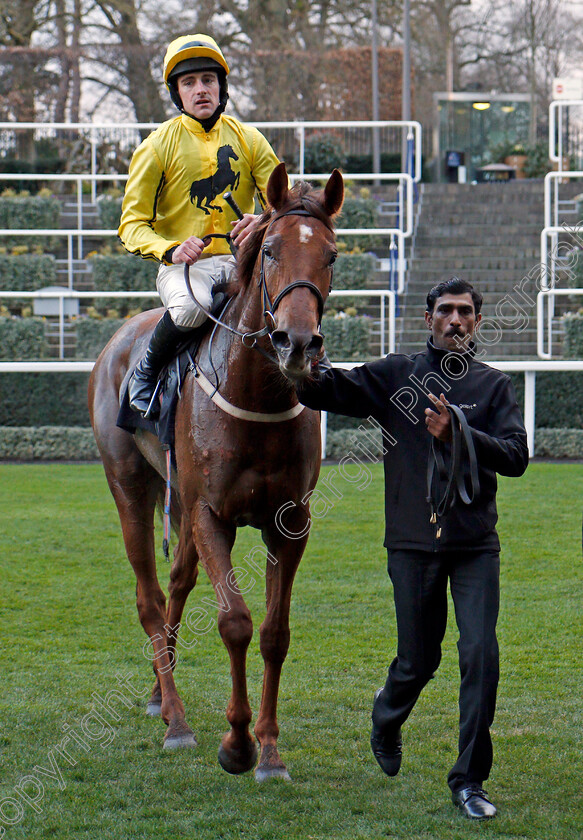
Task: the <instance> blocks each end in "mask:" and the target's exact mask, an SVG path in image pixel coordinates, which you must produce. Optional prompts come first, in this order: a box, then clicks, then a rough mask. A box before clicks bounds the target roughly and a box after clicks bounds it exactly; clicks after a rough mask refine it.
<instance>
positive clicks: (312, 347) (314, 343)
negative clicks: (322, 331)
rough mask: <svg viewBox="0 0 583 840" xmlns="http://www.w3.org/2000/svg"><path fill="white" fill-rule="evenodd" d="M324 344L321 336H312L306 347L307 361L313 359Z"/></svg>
mask: <svg viewBox="0 0 583 840" xmlns="http://www.w3.org/2000/svg"><path fill="white" fill-rule="evenodd" d="M323 344H324V337H323V336H321V335H314V336H312V338H311V340H310V341H309V342H308V344H307V347H306V356H307V357H308V358H309V359H313V358H315V357H316V356H317V355H318V353H319V352H320V350H321V349H322V346H323Z"/></svg>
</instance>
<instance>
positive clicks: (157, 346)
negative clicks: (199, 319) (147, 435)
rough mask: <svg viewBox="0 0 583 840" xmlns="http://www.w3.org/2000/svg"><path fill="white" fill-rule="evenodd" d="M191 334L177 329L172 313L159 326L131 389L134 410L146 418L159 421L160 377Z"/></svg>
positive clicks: (129, 391) (162, 319)
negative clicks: (156, 399)
mask: <svg viewBox="0 0 583 840" xmlns="http://www.w3.org/2000/svg"><path fill="white" fill-rule="evenodd" d="M188 332H189V330H182V329H180V328H179V327H177V326H176V324H175V323H174V321H173V320H172V318H171V317H170V313H169V312H165V313H164V315H163V316H162V318H160V320H159V321H158V323H157V324H156V327H155V329H154V332H153V333H152V338H151V339H150V343H149V345H148V349H147V350H146V355H145V356H144V358H143V359H142V361H141V362H140V363H139V364H138V366H137V367H136V369H135V371H134V372H133V374H132V376H131V378H130V381H129V385H128V396H129V403H130V408H132V409H133V410H134V411H137V412H138V413H139V414H141V415H142V416H143V417H147V418H148V419H150V420H155V419H156V418H157V416H158V412H159V406H158V405H157V404H156V402H155V400H154V399H153V398H154V394H155V393H156V385H157V383H158V375H159V373H160V371H161V370H162V368H163V367H164V366H165V365H167V364H168V362H170V361H171V360H172V357H173V356H174V354H175V352H176V350H177V348H178V346H179V345H180V344H181V343H182V342H183V341H184V339H185V338H186V334H187V333H188Z"/></svg>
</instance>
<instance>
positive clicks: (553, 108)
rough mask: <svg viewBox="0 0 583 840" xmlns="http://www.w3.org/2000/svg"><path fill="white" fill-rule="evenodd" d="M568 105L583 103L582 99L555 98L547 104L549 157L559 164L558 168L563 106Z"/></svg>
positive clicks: (560, 163) (561, 141)
mask: <svg viewBox="0 0 583 840" xmlns="http://www.w3.org/2000/svg"><path fill="white" fill-rule="evenodd" d="M569 105H583V99H555V100H553V101H552V102H551V104H550V105H549V159H550V160H552V161H553V162H554V163H558V164H559V170H560V169H561V168H562V165H563V108H564V107H565V108H567V107H568V106H569ZM557 112H558V124H559V131H558V133H557ZM557 137H558V141H559V142H558V148H557Z"/></svg>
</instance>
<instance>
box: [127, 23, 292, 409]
mask: <svg viewBox="0 0 583 840" xmlns="http://www.w3.org/2000/svg"><path fill="white" fill-rule="evenodd" d="M228 74H229V65H228V64H227V62H226V60H225V57H224V56H223V53H222V52H221V50H220V49H219V46H218V45H217V43H216V42H215V41H214V40H213V39H212V38H211V37H209V36H208V35H184V36H182V37H180V38H177V39H176V40H174V41H172V43H171V44H170V45H169V47H168V49H167V51H166V56H165V58H164V82H165V83H166V86H167V87H168V90H169V92H170V96H171V98H172V101H173V102H174V104H175V105H176V107H177V108H178V110H179V111H181V112H182V113H181V115H180V116H177V117H175V118H174V119H171V120H168V121H167V122H165V123H163V124H162V125H161V126H160V127H159V128H158V129H157V130H156V131H154V132H153V133H152V134H150V135H149V137H147V138H146V139H145V140H144V141H143V142H142V143H141V144H140V145H139V146H138V148H137V149H136V151H135V152H134V155H133V157H132V161H131V164H130V168H129V178H128V182H127V186H126V190H125V195H124V200H123V205H122V215H121V222H120V226H119V237H120V240H121V242H122V244H123V246H124V247H125V248H127V250H128V251H130V252H131V253H133V254H140V256H141V257H143V258H144V259H153V260H157V261H158V262H159V263H160V269H159V271H158V276H157V280H156V288H157V290H158V293H159V295H160V298H161V299H162V303H163V304H164V306H165V308H166V312H165V313H164V315H163V317H162V318H161V320H160V321H159V322H158V324H157V325H156V328H155V329H154V332H153V334H152V337H151V339H150V344H149V346H148V348H147V350H146V354H145V356H144V358H143V359H142V361H141V362H140V363H139V364H138V366H137V368H136V370H135V371H134V374H133V375H132V377H131V379H130V382H129V401H130V405H131V407H132V408H133V409H134V410H135V411H138V412H140V413H141V414H143V415H144V416H147V417H151V418H152V419H155V417H156V415H157V411H158V407H157V405H155V400H153V396H154V394H155V391H156V383H157V379H158V375H159V373H160V371H161V369H162V368H163V367H164V366H165V365H166V364H168V362H169V361H170V360H171V359H172V357H173V355H174V353H175V350H176V348H177V346H178V345H179V344H181V343H182V341H184V339H185V333H187V332H188V331H190V330H192V329H194V328H196V327H199V326H200V325H201V324H203V323H204V321H205V320H206V316H205V314H204V312H202V311H201V309H200V308H199V307H198V306H197V305H196V304H195V303H194V302H193V300H192V298H191V297H190V296H189V294H188V291H187V288H186V285H185V282H184V265H185V264H187V265H189V266H190V267H191V268H190V283H191V286H192V290H193V293H194V296H195V297H196V299H197V301H199V302H200V303H201V305H202V306H203V307H205V309H209V308H210V307H211V304H212V287H213V286H214V285H215V284H216V283H218V282H221V281H228V280H229V278H230V276H231V273H232V272H233V270H234V267H235V260H234V257H233V256H232V254H231V251H230V247H229V243H228V239H227V238H226V237H227V234H230V237H231V241H232V242H233V243H234V244H235V245H236V246H239V245H241V243H242V242H243V241H244V239H245V238H246V237H247V236H248V235H249V233H250V232H251V231H252V230H253V228H254V226H255V224H256V222H257V219H258V216H255V215H253V211H254V206H255V205H254V199H255V196H257V198H258V200H259V203H260V205H261V207H265V191H266V188H267V182H268V180H269V176H270V175H271V173H272V171H273V169H274V168H275V166H277V164H278V163H279V161H278V159H277V157H276V155H275V152H274V151H273V149H272V148H271V146H270V145H269V143H268V142H267V140H266V139H265V137H264V136H263V135H262V134H261V133H260V132H259V131H258V130H257V129H255V128H252V127H251V126H248V125H244V124H243V123H241V122H239V121H238V120H236V119H235V118H234V117H231V116H227V115H225V114H224V113H223V112H224V110H225V107H226V105H227V100H228V98H229V94H228V86H227V76H228ZM227 190H229V191H231V192H232V193H233V197H234V198H235V201H236V202H237V204H238V205H239V207H240V208H241V210H242V212H243V218H242V219H240V220H239V221H235V222H234V221H233V211H232V210H231V209H230V208H229V206H228V205H227V203H226V202H225V201H224V199H223V193H224V192H225V191H227ZM209 235H213V238H211V239H210V240H206V241H204V242H203V240H204V238H205V237H207V236H209Z"/></svg>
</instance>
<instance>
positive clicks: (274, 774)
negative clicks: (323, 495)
mask: <svg viewBox="0 0 583 840" xmlns="http://www.w3.org/2000/svg"><path fill="white" fill-rule="evenodd" d="M308 515H309V514H308V512H307V511H306V510H303V509H302V508H299V509H297V510H296V516H295V519H296V520H297V521H296V522H289V521H288V522H289V528H290V531H289V532H290V533H301V531H302V529H304V527H305V524H306V516H308ZM263 539H264V542H265V544H266V546H267V549H268V551H269V555H270V556H269V557H268V561H267V572H266V594H267V613H266V616H265V620H264V622H263V624H262V625H261V628H260V631H259V632H260V648H261V655H262V656H263V661H264V664H265V667H264V673H263V691H262V695H261V706H260V709H259V716H258V718H257V723H256V724H255V735H256V736H257V739H258V741H259V744H260V746H261V754H260V757H259V764H258V765H257V768H256V770H255V779H256V780H257V781H258V782H263V781H265V780H266V779H272V778H280V779H286V780H288V781H289V779H290V776H289V773H288V771H287V768H286V766H285V764H284V762H283V761H282V759H281V756H280V754H279V751H278V749H277V738H278V735H279V726H278V723H277V699H278V694H279V683H280V678H281V669H282V667H283V663H284V661H285V658H286V656H287V652H288V648H289V641H290V631H289V611H290V602H291V593H292V587H293V582H294V578H295V575H296V571H297V569H298V566H299V564H300V560H301V559H302V555H303V553H304V549H305V547H306V543H307V535H306V536H305V537H300V538H298V539H291V538H290V537H286V536H285V535H284V534H282V533H281V532H280V531H279V529H278V528H277V527H276V526H275V525H273V526H270V527H269V528H266V529H264V531H263Z"/></svg>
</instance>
